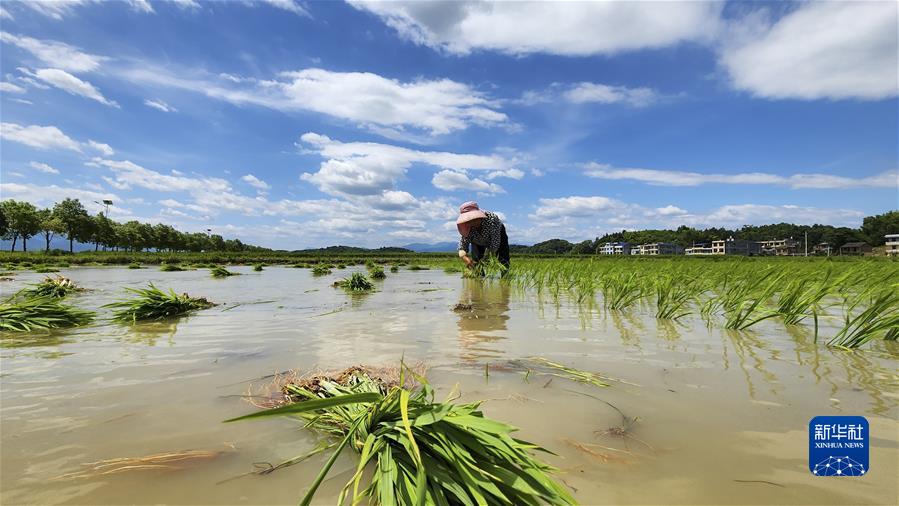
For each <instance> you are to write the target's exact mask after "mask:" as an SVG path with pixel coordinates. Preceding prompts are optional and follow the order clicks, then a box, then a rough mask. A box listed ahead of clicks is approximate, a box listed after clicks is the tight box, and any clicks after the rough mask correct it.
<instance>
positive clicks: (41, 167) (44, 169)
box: [28, 162, 59, 174]
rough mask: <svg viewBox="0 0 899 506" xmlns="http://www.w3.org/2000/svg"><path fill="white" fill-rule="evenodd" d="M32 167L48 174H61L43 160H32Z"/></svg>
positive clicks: (30, 164)
mask: <svg viewBox="0 0 899 506" xmlns="http://www.w3.org/2000/svg"><path fill="white" fill-rule="evenodd" d="M28 165H29V166H30V167H31V168H32V169H34V170H36V171H39V172H44V173H47V174H59V171H58V170H56V169H54V168H53V167H51V166H49V165H47V164H46V163H42V162H31V163H29V164H28Z"/></svg>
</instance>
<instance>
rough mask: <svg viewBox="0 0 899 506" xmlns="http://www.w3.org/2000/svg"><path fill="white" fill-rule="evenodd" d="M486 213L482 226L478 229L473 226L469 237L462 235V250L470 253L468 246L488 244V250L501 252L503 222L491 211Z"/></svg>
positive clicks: (460, 241)
mask: <svg viewBox="0 0 899 506" xmlns="http://www.w3.org/2000/svg"><path fill="white" fill-rule="evenodd" d="M484 214H486V215H487V217H486V218H484V221H483V222H481V227H480V228H478V229H474V228H472V229H471V230H470V231H469V232H468V236H467V237H462V239H460V240H459V249H460V250H461V251H464V252H466V253H468V246H469V245H471V244H477V245H478V246H486V247H487V250H488V251H490V252H492V253H498V252H499V245H500V244H501V243H502V236H503V234H502V232H503V222H502V220H500V219H499V216H497V215H496V214H494V213H491V212H490V211H484Z"/></svg>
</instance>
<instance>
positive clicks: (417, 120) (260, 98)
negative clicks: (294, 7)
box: [120, 65, 508, 138]
mask: <svg viewBox="0 0 899 506" xmlns="http://www.w3.org/2000/svg"><path fill="white" fill-rule="evenodd" d="M120 75H121V77H123V78H125V79H127V80H130V81H133V82H137V83H140V84H142V85H157V86H165V87H173V88H178V89H183V90H188V91H194V92H201V93H204V94H206V95H207V96H209V97H211V98H215V99H218V100H223V101H226V102H229V103H232V104H235V105H246V104H251V105H257V106H262V107H268V108H271V109H275V110H279V111H285V112H291V111H312V112H318V113H322V114H326V115H329V116H333V117H336V118H340V119H343V120H346V121H349V122H352V123H354V124H357V125H359V126H361V127H363V128H367V129H369V130H371V131H374V132H377V133H380V134H382V135H386V136H393V137H406V138H412V136H413V135H414V134H416V133H425V134H428V135H432V136H433V135H441V134H447V133H451V132H455V131H459V130H464V129H466V128H468V127H469V126H471V125H480V126H485V127H491V126H500V125H504V124H506V123H507V121H508V118H507V117H506V115H505V114H503V113H501V112H498V111H497V110H496V107H497V106H496V104H495V103H494V102H493V101H491V100H489V99H488V98H487V97H486V96H485V95H484V94H483V93H481V92H479V91H477V90H475V89H474V88H472V87H470V86H468V85H467V84H463V83H459V82H455V81H452V80H449V79H436V80H424V79H419V80H415V81H409V82H401V81H398V80H395V79H389V78H385V77H382V76H380V75H378V74H373V73H369V72H331V71H328V70H323V69H317V68H311V69H305V70H300V71H292V72H282V73H280V74H279V75H278V79H275V80H264V81H257V80H253V79H247V78H243V77H240V76H231V75H228V77H225V78H222V77H221V76H215V77H214V78H210V77H208V76H201V77H197V78H191V77H183V76H182V75H176V74H173V73H172V72H171V71H170V70H167V69H165V68H156V67H152V66H150V65H140V66H137V67H133V68H130V69H126V70H123V71H122V72H121V74H120ZM410 130H411V131H410Z"/></svg>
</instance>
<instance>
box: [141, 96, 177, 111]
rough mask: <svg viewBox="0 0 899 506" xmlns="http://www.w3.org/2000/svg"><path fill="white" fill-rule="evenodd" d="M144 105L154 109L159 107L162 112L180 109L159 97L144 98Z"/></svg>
mask: <svg viewBox="0 0 899 506" xmlns="http://www.w3.org/2000/svg"><path fill="white" fill-rule="evenodd" d="M144 105H145V106H147V107H152V108H153V109H158V110H160V111H162V112H178V109H175V108H174V107H172V106H170V105H169V104H167V103H165V102H163V101H162V100H158V99H153V100H151V99H146V100H144Z"/></svg>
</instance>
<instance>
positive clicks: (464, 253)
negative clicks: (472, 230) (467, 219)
mask: <svg viewBox="0 0 899 506" xmlns="http://www.w3.org/2000/svg"><path fill="white" fill-rule="evenodd" d="M470 245H471V239H469V238H468V237H467V236H465V237H462V239H460V240H459V258H461V259H462V261H463V262H465V265H467V266H468V267H471V266H472V265H474V260H472V259H471V257H470V256H468V247H469V246H470Z"/></svg>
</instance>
